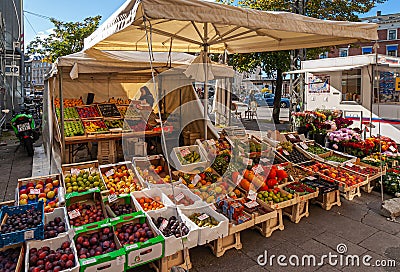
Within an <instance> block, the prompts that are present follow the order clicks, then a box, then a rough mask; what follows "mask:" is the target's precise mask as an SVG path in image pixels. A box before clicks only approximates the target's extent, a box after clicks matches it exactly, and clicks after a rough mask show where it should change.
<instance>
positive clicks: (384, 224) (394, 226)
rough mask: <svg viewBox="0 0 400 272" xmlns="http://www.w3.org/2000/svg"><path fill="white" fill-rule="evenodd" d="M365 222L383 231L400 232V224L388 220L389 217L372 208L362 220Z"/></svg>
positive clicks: (394, 233)
mask: <svg viewBox="0 0 400 272" xmlns="http://www.w3.org/2000/svg"><path fill="white" fill-rule="evenodd" d="M362 223H363V224H366V225H368V226H371V227H374V228H377V229H379V230H381V231H384V232H388V233H390V234H393V235H396V234H398V233H399V232H400V225H399V224H398V223H395V222H391V221H389V220H387V218H385V217H383V216H381V215H380V214H376V213H375V212H373V211H372V210H370V211H369V212H368V213H367V214H366V215H365V217H364V218H363V220H362Z"/></svg>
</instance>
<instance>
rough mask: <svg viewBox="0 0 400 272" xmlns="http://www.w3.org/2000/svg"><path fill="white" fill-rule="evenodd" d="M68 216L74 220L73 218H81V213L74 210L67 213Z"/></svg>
mask: <svg viewBox="0 0 400 272" xmlns="http://www.w3.org/2000/svg"><path fill="white" fill-rule="evenodd" d="M68 216H69V218H70V219H74V218H77V217H79V216H81V213H80V212H79V210H78V209H75V210H72V211H70V212H68Z"/></svg>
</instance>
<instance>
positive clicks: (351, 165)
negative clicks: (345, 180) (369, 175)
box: [346, 162, 354, 167]
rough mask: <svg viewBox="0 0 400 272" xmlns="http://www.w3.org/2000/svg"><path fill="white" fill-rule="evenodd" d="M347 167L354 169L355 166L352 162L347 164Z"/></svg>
mask: <svg viewBox="0 0 400 272" xmlns="http://www.w3.org/2000/svg"><path fill="white" fill-rule="evenodd" d="M346 165H347V166H348V167H353V166H354V164H352V163H351V162H348V163H346Z"/></svg>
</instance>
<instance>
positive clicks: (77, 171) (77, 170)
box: [71, 168, 81, 175]
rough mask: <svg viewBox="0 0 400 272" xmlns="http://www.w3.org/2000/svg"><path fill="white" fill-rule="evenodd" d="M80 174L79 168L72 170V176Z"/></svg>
mask: <svg viewBox="0 0 400 272" xmlns="http://www.w3.org/2000/svg"><path fill="white" fill-rule="evenodd" d="M80 172H81V170H79V169H77V168H71V175H79V173H80Z"/></svg>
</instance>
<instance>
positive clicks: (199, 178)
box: [192, 174, 201, 186]
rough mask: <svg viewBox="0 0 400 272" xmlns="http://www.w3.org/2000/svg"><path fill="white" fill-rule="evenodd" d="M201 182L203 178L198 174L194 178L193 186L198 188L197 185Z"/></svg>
mask: <svg viewBox="0 0 400 272" xmlns="http://www.w3.org/2000/svg"><path fill="white" fill-rule="evenodd" d="M200 180H201V177H200V176H199V175H198V174H196V175H195V176H194V177H193V180H192V184H193V185H194V186H196V185H197V183H199V181H200Z"/></svg>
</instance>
